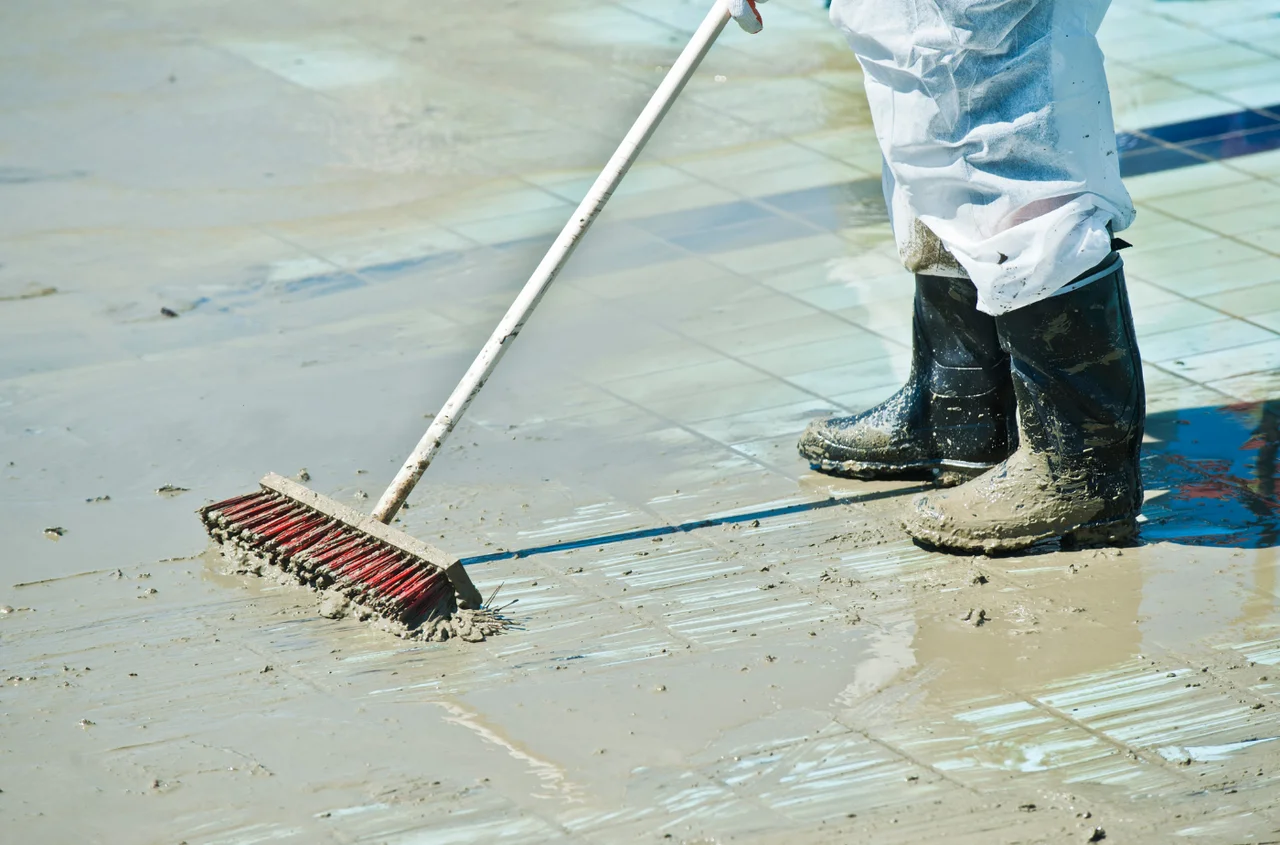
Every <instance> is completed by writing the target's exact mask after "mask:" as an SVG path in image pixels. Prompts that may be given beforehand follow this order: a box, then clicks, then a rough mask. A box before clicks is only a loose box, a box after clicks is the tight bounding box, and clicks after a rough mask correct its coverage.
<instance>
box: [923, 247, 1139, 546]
mask: <svg viewBox="0 0 1280 845" xmlns="http://www.w3.org/2000/svg"><path fill="white" fill-rule="evenodd" d="M1090 278H1094V279H1095V280H1094V281H1088V282H1087V283H1086V284H1084V285H1083V286H1081V287H1075V288H1072V287H1070V286H1069V287H1068V288H1067V291H1068V292H1066V293H1062V294H1059V295H1057V296H1053V297H1050V298H1049V299H1046V300H1043V301H1041V302H1037V303H1034V304H1032V305H1028V306H1026V307H1024V308H1020V309H1018V310H1016V311H1012V312H1010V313H1008V314H1002V315H1000V316H999V317H997V318H996V326H997V328H998V329H999V332H1000V341H1001V343H1002V344H1003V345H1004V347H1005V348H1006V349H1007V350H1008V351H1009V354H1010V357H1011V359H1012V362H1013V366H1012V371H1013V384H1014V391H1015V393H1016V394H1017V398H1018V421H1019V427H1020V433H1021V436H1020V438H1019V440H1020V442H1019V446H1018V450H1017V451H1016V452H1015V453H1014V454H1013V455H1011V456H1010V457H1009V459H1008V460H1006V461H1004V462H1003V463H1001V464H1000V465H999V466H997V467H996V468H994V469H992V470H991V471H989V472H987V473H986V474H984V475H982V476H980V477H979V478H976V479H974V480H973V481H970V482H968V483H966V484H964V485H961V486H960V487H957V488H955V489H954V490H947V491H942V492H937V493H928V494H924V495H921V496H918V497H917V498H916V500H915V501H914V502H913V503H912V505H911V508H910V509H909V512H908V516H907V518H906V519H905V520H904V522H905V527H906V529H907V531H908V533H910V534H911V536H912V537H914V538H915V539H916V540H918V541H920V542H923V543H925V544H927V545H930V546H935V547H938V548H943V549H950V550H955V551H964V552H983V553H987V554H990V553H993V552H1008V551H1016V550H1018V549H1023V548H1026V547H1028V546H1030V545H1032V544H1033V543H1036V542H1038V541H1041V540H1047V539H1050V538H1060V539H1061V540H1063V542H1064V544H1066V545H1072V544H1074V545H1099V544H1115V543H1123V542H1127V541H1129V540H1131V539H1133V538H1134V537H1135V536H1136V535H1137V531H1138V526H1137V516H1138V512H1139V511H1140V510H1141V508H1142V478H1141V475H1140V473H1139V468H1138V458H1139V454H1138V453H1139V449H1140V447H1141V443H1142V427H1143V423H1144V422H1145V419H1146V396H1145V393H1144V390H1143V382H1142V362H1141V360H1140V359H1139V357H1138V344H1137V341H1136V339H1135V337H1134V331H1133V317H1132V315H1131V314H1130V311H1129V299H1128V295H1127V294H1126V292H1125V283H1124V269H1123V264H1122V263H1121V262H1120V260H1119V256H1118V255H1115V254H1113V255H1112V256H1111V257H1110V258H1109V259H1108V260H1107V261H1105V262H1103V263H1102V264H1101V265H1099V266H1098V268H1096V269H1095V270H1094V271H1093V272H1091V273H1088V274H1085V275H1084V276H1082V277H1081V280H1082V281H1087V280H1088V279H1090Z"/></svg>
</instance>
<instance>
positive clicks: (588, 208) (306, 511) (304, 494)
mask: <svg viewBox="0 0 1280 845" xmlns="http://www.w3.org/2000/svg"><path fill="white" fill-rule="evenodd" d="M728 21H729V11H728V8H727V6H726V3H725V0H716V3H715V5H714V6H713V7H712V9H711V11H710V12H709V13H708V14H707V16H706V18H705V19H704V20H703V21H702V24H701V25H700V26H699V27H698V30H697V32H695V33H694V35H693V39H692V40H691V41H690V42H689V44H688V46H686V47H685V49H684V51H683V52H681V54H680V57H679V58H678V59H677V60H676V62H675V64H674V65H672V66H671V70H670V71H669V72H668V73H667V75H666V77H665V78H664V79H663V80H662V84H661V85H659V86H658V90H657V91H656V92H655V93H654V95H653V97H652V98H651V99H650V100H649V103H648V105H646V106H645V108H644V111H643V112H641V114H640V117H639V118H637V119H636V122H635V124H634V125H633V126H632V127H631V130H630V131H629V132H628V133H627V135H626V137H625V138H624V139H623V141H622V144H621V145H620V146H619V147H618V149H617V151H616V152H615V153H614V154H613V157H612V158H610V159H609V162H608V164H606V165H605V168H604V170H603V171H602V172H601V173H600V176H599V177H598V178H597V179H596V181H595V183H594V184H592V186H591V189H590V190H589V191H588V192H587V195H586V197H585V198H584V199H583V200H582V203H581V204H580V205H579V206H578V208H577V210H576V211H574V213H573V216H572V217H571V218H570V219H569V222H568V223H566V224H565V227H564V229H563V230H561V232H560V235H559V236H558V237H557V238H556V240H555V243H553V244H552V245H551V249H550V250H549V251H548V252H547V254H546V256H545V257H544V258H543V259H542V262H541V263H540V264H539V265H538V267H537V269H536V270H534V272H533V275H532V277H530V279H529V281H528V282H527V283H526V284H525V286H524V288H523V289H522V290H521V291H520V294H519V296H517V297H516V300H515V302H514V303H512V305H511V307H510V308H509V309H508V310H507V313H506V315H505V316H504V317H503V318H502V321H501V322H500V323H499V324H498V327H497V328H496V329H495V330H494V332H493V334H492V335H491V336H490V337H489V340H488V341H487V342H486V343H485V345H484V348H483V349H481V350H480V354H479V355H477V356H476V359H475V361H474V362H473V363H472V364H471V366H470V368H468V369H467V372H466V374H465V375H464V376H463V377H462V381H460V382H459V383H458V386H457V387H456V388H454V390H453V393H452V394H450V396H449V399H448V401H447V402H445V404H444V407H443V408H441V410H440V412H439V413H438V414H436V417H435V419H434V420H433V421H432V423H431V426H430V427H429V428H428V429H427V431H426V433H425V434H424V435H423V436H422V439H421V440H420V441H419V442H418V445H417V447H416V448H415V449H414V450H413V453H412V454H410V455H409V457H408V459H407V460H406V461H405V462H404V466H402V467H401V468H400V471H399V472H398V473H397V474H396V477H395V480H394V481H392V482H391V486H390V487H388V488H387V490H386V492H385V493H383V494H382V496H381V497H380V498H379V500H378V504H377V506H376V507H375V508H374V509H373V513H372V514H369V515H367V516H366V515H364V514H362V513H360V512H359V511H356V510H354V509H352V508H350V507H348V506H346V505H344V504H342V503H340V502H337V501H334V500H333V499H330V498H328V497H327V496H322V495H320V494H319V493H316V492H314V491H312V490H309V489H307V488H306V487H304V486H302V485H301V484H298V483H296V482H294V481H291V480H289V479H287V478H283V477H282V476H279V475H276V474H275V473H272V474H269V475H267V476H266V477H265V478H263V479H262V481H261V482H260V485H261V489H259V490H258V491H256V492H253V493H249V494H246V495H243V496H237V497H235V498H232V499H227V500H226V501H222V502H217V503H215V504H212V505H208V506H207V507H205V508H202V509H201V510H200V517H201V519H202V520H203V522H204V524H205V528H206V529H207V530H208V532H209V536H210V537H212V538H213V540H214V542H215V543H217V544H218V545H219V546H220V547H221V550H222V552H223V554H225V555H226V556H227V557H228V558H230V559H231V560H233V561H236V562H239V563H257V564H267V565H270V566H273V567H275V568H277V569H279V570H282V571H283V572H285V573H288V574H289V575H291V576H292V577H294V578H296V580H298V581H299V582H301V583H303V584H307V585H309V586H312V587H314V588H316V589H321V590H334V591H337V592H338V593H340V594H341V595H343V596H345V597H346V599H347V600H349V601H350V602H351V603H352V604H354V605H357V606H358V607H360V608H363V609H364V610H365V611H366V614H377V615H379V616H381V617H383V618H384V619H386V620H388V621H390V622H391V623H393V627H394V630H396V631H397V632H398V633H400V634H401V635H407V636H419V637H423V636H429V637H432V638H434V639H444V638H445V637H447V636H449V635H450V633H454V634H460V635H462V636H464V637H465V638H466V639H476V638H483V635H484V633H486V632H489V633H491V632H493V631H494V630H496V629H497V628H498V627H500V622H498V621H495V619H494V618H493V615H492V614H489V618H487V619H478V618H476V613H475V612H479V613H480V615H481V616H483V614H484V611H483V609H482V605H483V600H482V598H481V596H480V593H479V591H478V590H477V589H476V588H475V585H473V584H472V583H471V579H470V578H469V577H468V575H467V573H466V571H465V570H464V569H463V567H462V564H461V563H460V562H459V561H458V558H457V557H455V556H452V555H449V554H448V553H446V552H444V551H442V550H440V549H437V548H435V547H434V546H430V545H428V544H426V543H423V542H420V541H418V540H416V539H414V538H413V537H410V536H409V535H408V534H406V533H404V532H402V531H400V530H398V529H396V528H393V527H391V526H390V525H389V523H390V522H391V520H392V519H394V518H395V515H396V513H397V512H399V510H400V508H401V506H402V505H403V504H404V502H405V500H406V499H407V498H408V497H409V494H410V493H411V492H412V491H413V488H414V486H415V485H416V484H417V483H418V481H419V479H421V478H422V474H423V472H424V471H426V469H427V467H428V466H429V465H430V464H431V461H432V459H433V458H434V457H435V456H436V454H437V453H438V452H439V451H440V447H441V445H442V444H443V443H444V441H445V438H447V437H448V436H449V434H450V432H452V431H453V429H454V426H456V425H457V424H458V420H459V419H461V417H462V415H463V413H465V412H466V410H467V408H468V406H470V404H471V401H472V400H473V399H475V397H476V394H477V393H479V392H480V388H482V387H483V386H484V384H485V382H486V381H487V380H488V378H489V376H490V375H491V374H492V373H493V370H494V368H495V367H496V366H497V365H498V361H500V360H501V359H502V356H503V354H504V353H505V352H506V351H507V350H508V349H509V348H510V347H511V343H512V341H514V340H515V337H516V335H517V334H519V333H520V329H521V328H522V327H523V326H524V324H525V322H526V321H527V320H528V319H529V316H530V314H532V313H533V309H534V308H535V307H536V306H537V305H538V302H539V301H540V300H541V299H542V296H543V294H545V293H546V292H547V288H548V287H550V285H551V283H552V281H554V280H555V278H556V276H557V275H558V274H559V272H560V271H561V270H562V269H563V268H564V266H565V264H566V263H567V262H568V260H569V257H570V256H571V255H572V254H573V251H574V249H575V248H576V247H577V245H578V244H579V243H580V242H581V240H582V237H583V236H584V235H585V234H586V232H587V230H588V229H589V228H590V227H591V224H592V223H593V222H595V219H596V217H597V216H599V214H600V212H601V210H602V209H603V208H604V206H605V203H606V202H608V200H609V197H610V196H611V195H612V194H613V192H614V190H615V189H616V188H617V187H618V184H619V183H620V182H621V181H622V178H623V176H625V175H626V173H627V171H628V170H629V169H630V168H631V165H632V164H633V163H634V162H635V160H636V158H637V157H638V156H639V155H640V151H641V150H642V149H643V148H644V145H645V143H646V142H648V140H649V138H650V136H652V135H653V132H654V130H655V129H656V128H657V127H658V124H659V123H660V122H661V120H662V118H663V117H664V116H665V115H666V113H667V110H668V109H669V108H670V107H671V104H672V103H673V102H675V99H676V97H677V96H679V94H680V92H681V90H683V89H684V86H685V84H686V83H687V82H688V81H689V79H690V77H691V76H693V73H694V71H695V70H697V68H698V65H699V64H700V63H701V62H702V59H703V58H704V57H705V56H706V54H707V52H708V51H709V50H710V49H711V45H712V44H713V43H715V40H716V38H717V37H718V36H719V35H720V33H721V31H722V30H723V29H724V27H725V24H727V23H728ZM458 610H465V611H472V613H469V614H466V616H468V618H467V619H466V620H465V621H464V623H463V625H462V627H461V630H460V629H459V626H458V625H452V626H450V623H449V620H450V619H451V618H453V617H455V616H456V615H458V614H457V611H458ZM473 622H474V624H473Z"/></svg>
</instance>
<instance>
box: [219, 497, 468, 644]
mask: <svg viewBox="0 0 1280 845" xmlns="http://www.w3.org/2000/svg"><path fill="white" fill-rule="evenodd" d="M260 483H261V485H262V489H261V490H258V491H257V492H254V493H249V494H247V495H244V496H237V497H235V498H233V499H227V500H226V501H223V502H216V503H215V504H212V505H208V506H206V507H204V508H201V509H200V512H199V513H200V518H201V520H202V521H203V522H204V525H205V528H206V529H207V530H208V532H209V536H210V537H212V538H213V539H214V541H215V542H216V543H218V544H219V545H220V546H221V547H222V551H223V553H224V554H225V555H227V557H229V558H230V559H232V560H233V561H236V562H237V563H250V564H252V563H258V564H262V563H265V564H269V565H271V566H274V567H276V568H277V569H280V570H283V571H284V572H287V573H289V574H290V575H292V576H294V577H295V578H297V580H298V581H299V582H301V583H303V584H307V585H309V586H312V587H315V588H316V589H320V590H336V591H337V592H340V593H342V594H343V595H344V596H346V597H347V599H349V600H350V601H351V602H352V603H354V604H357V605H360V606H362V607H365V608H367V609H369V610H371V611H373V612H374V613H376V614H378V615H380V616H382V617H384V618H386V619H389V620H391V621H392V622H395V623H399V624H401V625H404V626H405V628H407V629H409V630H410V631H412V630H414V629H417V628H418V627H420V626H421V625H422V623H423V622H426V621H429V620H441V619H448V618H449V617H450V616H452V615H453V614H454V612H455V611H457V610H458V609H464V610H465V609H470V610H479V609H480V606H481V604H482V603H483V600H482V599H481V596H480V593H479V591H478V590H476V588H475V585H474V584H472V583H471V579H470V578H469V577H468V576H467V573H466V570H464V569H463V567H462V564H461V563H459V562H458V559H457V558H452V557H449V556H448V555H446V554H445V553H444V552H442V551H441V550H440V549H437V548H435V547H434V546H429V545H427V544H426V543H423V542H420V541H418V540H415V539H414V538H413V537H410V536H409V535H408V534H405V533H404V532H403V531H399V530H397V529H395V528H392V527H390V526H388V525H383V524H382V523H381V522H378V521H377V520H375V519H373V518H372V517H369V516H366V515H365V514H362V513H360V512H359V511H357V510H354V509H352V508H349V507H347V506H346V505H344V504H341V503H339V502H335V501H334V500H333V499H330V498H329V497H327V496H321V495H320V494H319V493H316V492H314V491H312V490H308V489H307V488H306V487H303V486H302V485H301V484H298V483H297V482H294V481H290V480H289V479H287V478H284V477H282V476H279V475H276V474H275V473H272V474H270V475H268V476H267V477H266V478H264V479H262V481H261V482H260Z"/></svg>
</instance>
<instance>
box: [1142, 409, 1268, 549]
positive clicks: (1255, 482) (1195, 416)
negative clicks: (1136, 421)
mask: <svg viewBox="0 0 1280 845" xmlns="http://www.w3.org/2000/svg"><path fill="white" fill-rule="evenodd" d="M1147 431H1148V433H1149V434H1150V435H1151V436H1152V437H1154V438H1157V439H1158V441H1159V442H1157V443H1148V444H1147V445H1146V446H1145V447H1144V455H1143V465H1144V466H1143V475H1144V478H1145V481H1146V485H1147V489H1148V490H1150V491H1152V492H1153V494H1155V495H1154V497H1153V499H1152V501H1150V502H1148V504H1147V506H1146V508H1145V509H1144V513H1145V514H1146V516H1147V519H1148V520H1149V522H1148V524H1147V525H1146V526H1144V528H1143V531H1142V535H1143V538H1144V539H1145V540H1147V541H1160V540H1163V541H1168V542H1173V543H1182V544H1187V545H1197V546H1220V547H1230V548H1247V549H1261V548H1272V547H1275V546H1276V545H1280V499H1277V497H1276V459H1277V454H1278V451H1280V401H1277V400H1268V401H1266V402H1255V403H1247V404H1240V405H1229V406H1226V407H1222V408H1192V409H1181V410H1177V411H1170V412H1166V413H1161V414H1155V415H1152V416H1151V417H1150V418H1149V419H1148V421H1147ZM1162 491H1167V492H1162Z"/></svg>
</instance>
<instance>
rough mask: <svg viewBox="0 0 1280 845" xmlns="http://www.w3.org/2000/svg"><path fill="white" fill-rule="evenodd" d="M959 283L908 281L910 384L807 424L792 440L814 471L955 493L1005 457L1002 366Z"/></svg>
mask: <svg viewBox="0 0 1280 845" xmlns="http://www.w3.org/2000/svg"><path fill="white" fill-rule="evenodd" d="M977 302H978V294H977V291H976V290H975V289H974V286H973V283H972V282H970V281H969V280H968V279H955V278H948V277H945V276H926V275H917V276H916V297H915V316H914V319H913V321H912V359H911V375H910V376H909V377H908V379H907V383H906V385H905V386H904V387H903V388H902V389H901V390H899V391H898V392H897V393H896V394H895V395H894V396H892V397H891V398H889V399H888V400H887V401H885V402H882V403H880V404H879V405H877V406H876V407H874V408H872V409H871V410H869V411H864V412H863V413H861V414H858V415H856V416H852V417H831V418H828V419H821V420H814V421H813V422H812V423H810V424H809V427H808V429H806V430H805V433H804V434H803V435H802V436H801V438H800V444H799V446H800V454H801V455H803V456H804V457H805V458H807V459H808V460H809V462H810V463H811V464H812V465H813V468H814V469H816V470H819V471H821V472H827V473H831V474H833V475H845V476H852V477H854V478H865V479H871V478H928V477H934V478H935V479H936V480H937V482H938V483H939V484H941V485H943V486H949V485H953V484H959V483H960V482H962V481H964V480H965V479H967V478H971V477H973V476H976V475H979V474H981V473H982V472H984V471H986V470H987V469H988V468H990V467H992V466H994V465H995V464H997V463H999V462H1000V461H1001V460H1003V459H1004V458H1006V457H1007V456H1008V455H1009V453H1010V452H1011V451H1012V450H1013V447H1014V445H1015V444H1014V443H1013V437H1012V436H1011V433H1012V432H1013V430H1014V425H1013V420H1014V399H1013V389H1012V386H1011V384H1010V381H1009V356H1008V354H1007V353H1006V352H1005V351H1004V350H1003V349H1001V347H1000V341H999V338H998V337H997V335H996V325H995V318H994V317H991V316H989V315H987V314H983V313H982V312H981V311H979V310H978V308H977Z"/></svg>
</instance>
